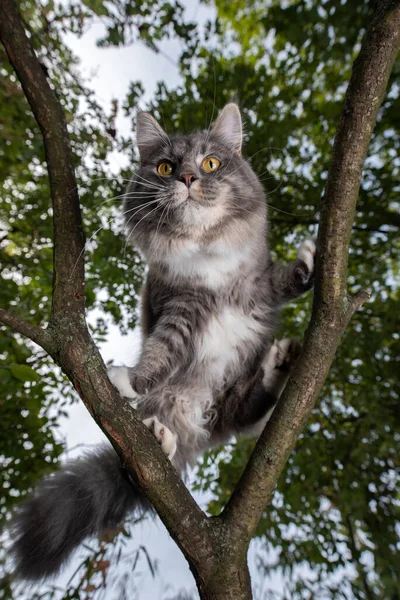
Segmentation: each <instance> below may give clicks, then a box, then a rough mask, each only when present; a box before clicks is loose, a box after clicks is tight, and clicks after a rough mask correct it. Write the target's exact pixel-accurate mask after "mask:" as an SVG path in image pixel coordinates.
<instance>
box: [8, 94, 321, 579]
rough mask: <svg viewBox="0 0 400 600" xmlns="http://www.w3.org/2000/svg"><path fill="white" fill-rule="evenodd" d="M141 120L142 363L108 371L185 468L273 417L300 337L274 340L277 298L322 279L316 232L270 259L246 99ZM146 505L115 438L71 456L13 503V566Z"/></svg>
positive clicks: (132, 208)
mask: <svg viewBox="0 0 400 600" xmlns="http://www.w3.org/2000/svg"><path fill="white" fill-rule="evenodd" d="M136 133H137V143H138V148H139V154H140V166H139V169H138V171H137V173H136V174H135V175H134V177H133V179H132V181H131V183H130V184H129V187H128V190H127V194H126V199H125V202H124V215H125V219H126V229H127V236H128V240H129V242H131V243H132V244H133V245H134V246H135V247H136V248H138V249H139V250H140V251H141V252H142V254H143V256H144V257H145V259H146V261H147V264H148V272H147V276H146V281H145V284H144V287H143V292H142V330H143V342H142V349H141V354H140V358H139V361H138V363H137V364H136V365H135V366H134V367H130V368H128V367H125V366H121V367H112V368H111V369H110V370H109V377H110V380H111V382H112V383H113V384H114V385H115V387H116V388H117V389H118V391H119V392H120V394H121V395H122V396H124V397H126V398H127V401H129V402H131V403H132V405H133V406H134V407H135V408H136V410H137V411H138V412H139V415H140V417H141V418H142V419H143V421H144V423H145V424H146V425H147V426H148V427H149V428H150V429H151V431H152V432H153V434H154V435H155V436H156V438H157V440H158V441H159V443H160V445H161V447H162V449H163V451H164V452H165V454H166V455H167V456H168V457H169V458H170V460H171V461H172V462H173V464H174V465H175V466H176V468H177V469H178V471H180V472H181V473H182V472H184V470H185V469H186V468H187V466H188V465H193V463H194V462H195V460H196V459H197V458H198V457H199V456H200V455H201V454H202V453H203V452H204V451H205V450H206V449H207V448H210V447H212V446H215V445H217V444H221V443H224V442H226V441H227V440H229V439H230V438H232V436H233V435H237V434H246V435H259V433H260V432H261V431H262V429H263V427H264V426H265V423H266V422H267V420H268V418H269V416H270V415H271V413H272V411H273V409H274V407H275V406H276V404H277V402H278V400H279V397H280V395H281V393H282V390H283V388H284V386H285V384H286V381H287V379H288V377H289V373H290V370H291V368H292V366H293V364H294V362H295V360H296V357H297V355H298V354H299V351H300V344H299V343H298V342H297V341H296V340H293V339H284V340H280V341H277V340H274V337H273V336H274V331H275V329H276V327H277V322H278V317H279V311H280V307H281V306H282V304H284V303H285V302H288V301H290V300H292V299H294V298H296V297H298V296H300V295H301V294H303V293H304V292H306V291H307V290H309V289H311V288H312V285H313V278H314V266H315V243H314V241H313V240H306V241H305V242H303V243H302V244H301V246H300V248H299V251H298V257H297V259H296V260H294V261H293V262H291V263H289V264H288V265H281V264H279V263H276V262H274V261H273V260H272V259H271V256H270V252H269V248H268V239H267V212H266V201H265V197H264V192H263V188H262V185H261V183H260V181H259V180H258V178H257V176H256V174H255V173H254V171H253V170H252V168H251V166H250V164H249V163H248V162H247V161H246V160H244V159H243V158H242V155H241V148H242V136H243V134H242V121H241V114H240V111H239V108H238V106H237V105H236V104H232V103H231V104H227V105H226V106H225V107H224V108H223V110H222V111H221V112H220V114H219V115H218V117H217V119H216V121H215V123H214V124H213V125H212V127H210V128H209V129H208V130H207V131H202V132H198V133H193V134H190V135H174V136H172V137H170V136H168V135H167V133H166V132H165V131H164V129H163V128H162V127H161V126H160V125H159V124H158V122H157V121H156V120H155V119H154V118H153V117H152V116H151V115H150V114H149V113H146V112H142V113H140V114H139V115H138V119H137V128H136ZM135 508H136V509H138V508H140V509H142V510H145V509H149V508H150V507H149V505H148V503H147V501H146V499H145V498H144V496H143V495H142V494H141V493H140V491H139V490H138V489H137V488H136V486H135V484H134V483H133V481H132V480H131V479H130V477H129V475H128V474H127V473H126V472H125V471H124V469H123V468H122V467H121V465H120V463H119V459H118V457H117V455H116V453H115V452H114V450H113V449H112V448H105V449H100V450H98V451H97V452H95V453H91V454H88V455H87V456H86V457H85V458H82V459H79V460H77V461H75V462H72V463H70V464H67V465H66V466H65V467H64V468H63V469H62V470H61V471H60V472H58V473H56V474H55V475H53V476H51V477H49V478H47V479H44V480H43V481H42V482H41V483H40V484H39V486H38V488H37V490H36V492H35V493H34V494H33V496H32V497H31V498H30V499H29V500H27V501H26V502H24V503H22V504H21V506H20V507H19V509H18V511H17V513H16V516H15V518H14V522H13V537H14V546H13V552H14V559H15V564H16V573H17V574H18V576H19V577H21V578H25V579H40V578H43V577H46V576H49V575H51V574H54V573H56V572H57V571H59V569H60V568H61V566H62V565H63V563H64V562H65V561H66V560H67V558H68V557H69V555H70V554H71V552H72V551H73V550H74V549H75V548H76V547H77V546H78V545H79V544H80V543H81V542H82V541H83V540H84V539H85V538H86V537H87V536H89V535H93V534H99V533H101V532H102V531H103V530H104V529H106V528H108V527H115V526H116V525H118V523H120V522H121V520H123V518H124V516H126V515H127V514H128V513H129V512H130V511H132V510H134V509H135Z"/></svg>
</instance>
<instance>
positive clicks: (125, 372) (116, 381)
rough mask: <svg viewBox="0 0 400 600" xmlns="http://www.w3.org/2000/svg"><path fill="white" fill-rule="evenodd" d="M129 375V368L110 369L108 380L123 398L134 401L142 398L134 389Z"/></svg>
mask: <svg viewBox="0 0 400 600" xmlns="http://www.w3.org/2000/svg"><path fill="white" fill-rule="evenodd" d="M129 373H130V369H128V367H110V368H109V369H108V378H109V380H110V381H111V383H112V384H113V386H114V387H116V388H117V390H118V391H119V393H120V394H121V396H124V398H129V399H130V400H133V401H134V400H137V399H138V398H139V397H140V394H139V393H138V392H137V391H136V390H134V389H133V387H132V385H131V382H130V376H129Z"/></svg>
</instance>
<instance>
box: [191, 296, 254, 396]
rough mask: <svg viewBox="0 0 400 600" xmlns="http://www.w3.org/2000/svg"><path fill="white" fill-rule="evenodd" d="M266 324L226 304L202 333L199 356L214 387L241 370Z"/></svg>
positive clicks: (206, 375)
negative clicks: (244, 358) (245, 358)
mask: <svg viewBox="0 0 400 600" xmlns="http://www.w3.org/2000/svg"><path fill="white" fill-rule="evenodd" d="M263 329H264V328H263V326H262V325H261V324H260V322H259V321H256V320H255V319H253V318H252V317H250V316H248V315H246V314H244V313H243V312H242V311H241V310H240V309H239V308H233V307H230V306H226V307H224V308H223V309H222V310H221V311H220V312H219V314H218V315H216V316H212V317H211V318H210V320H209V322H208V324H207V326H206V328H205V329H204V330H203V332H202V333H201V334H200V335H199V338H198V343H197V360H198V362H199V364H200V365H201V366H202V367H203V369H204V376H205V377H207V379H208V380H209V383H210V385H211V386H212V387H214V388H218V387H219V386H222V385H224V384H225V383H226V380H227V378H228V379H230V378H231V377H233V378H234V379H235V373H236V374H238V373H239V372H240V370H241V363H242V362H243V356H246V354H248V352H249V351H250V348H252V347H253V346H254V345H255V344H257V345H258V344H259V343H260V342H259V340H260V335H262V333H263Z"/></svg>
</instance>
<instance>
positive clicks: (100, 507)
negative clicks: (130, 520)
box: [11, 447, 150, 580]
mask: <svg viewBox="0 0 400 600" xmlns="http://www.w3.org/2000/svg"><path fill="white" fill-rule="evenodd" d="M135 508H138V509H141V510H145V509H150V505H149V503H148V502H147V500H146V499H145V497H144V496H143V495H142V494H141V493H140V492H139V490H138V489H137V488H136V486H135V484H134V483H133V482H132V481H131V480H130V478H129V477H128V473H127V472H126V471H125V470H124V469H123V468H122V467H121V464H120V461H119V458H118V456H117V454H116V452H115V451H114V450H113V449H112V448H111V447H110V448H108V447H107V448H106V447H101V448H99V449H98V450H96V451H95V452H91V453H90V454H87V455H86V456H85V457H84V458H80V459H77V460H75V461H73V462H71V463H69V464H67V465H65V467H64V468H63V469H62V470H61V471H59V472H58V473H55V474H54V475H52V476H50V477H48V478H46V479H43V480H42V481H41V482H40V484H39V486H38V488H37V489H36V491H35V493H34V494H33V496H32V497H31V498H30V499H29V500H27V501H25V502H23V503H22V504H21V505H20V506H19V508H18V509H17V512H16V514H15V517H14V519H13V521H12V525H11V528H12V539H13V547H12V553H13V558H14V561H15V572H16V575H17V577H18V578H21V579H28V580H37V579H44V578H45V577H48V576H50V575H54V574H56V573H57V572H58V571H59V570H60V568H61V566H62V565H63V564H64V563H65V561H66V560H67V559H68V558H69V557H70V555H71V553H72V551H73V550H75V548H76V547H77V546H79V544H80V543H81V542H82V541H83V540H84V539H85V538H87V537H89V536H92V535H96V534H97V535H98V534H101V533H102V532H103V531H104V530H106V529H108V528H114V527H116V526H118V525H119V523H121V521H122V520H123V519H124V517H126V516H127V515H128V514H129V513H130V512H131V511H133V510H134V509H135Z"/></svg>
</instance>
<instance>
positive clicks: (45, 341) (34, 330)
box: [0, 308, 53, 354]
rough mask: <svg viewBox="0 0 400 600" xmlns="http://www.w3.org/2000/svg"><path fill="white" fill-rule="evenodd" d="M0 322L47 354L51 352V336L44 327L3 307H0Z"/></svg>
mask: <svg viewBox="0 0 400 600" xmlns="http://www.w3.org/2000/svg"><path fill="white" fill-rule="evenodd" d="M0 323H4V325H8V326H9V327H12V328H13V329H14V330H15V331H18V333H21V334H22V335H24V336H25V337H27V338H29V339H30V340H32V341H33V342H35V343H36V344H39V346H41V347H42V348H43V349H44V350H46V352H47V353H48V354H51V352H52V351H53V339H52V336H51V335H50V334H49V332H48V331H46V330H45V329H42V328H41V327H38V326H37V325H31V324H30V323H27V322H26V321H24V320H23V319H21V318H20V317H17V316H16V315H13V314H12V313H10V312H8V310H4V308H0Z"/></svg>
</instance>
